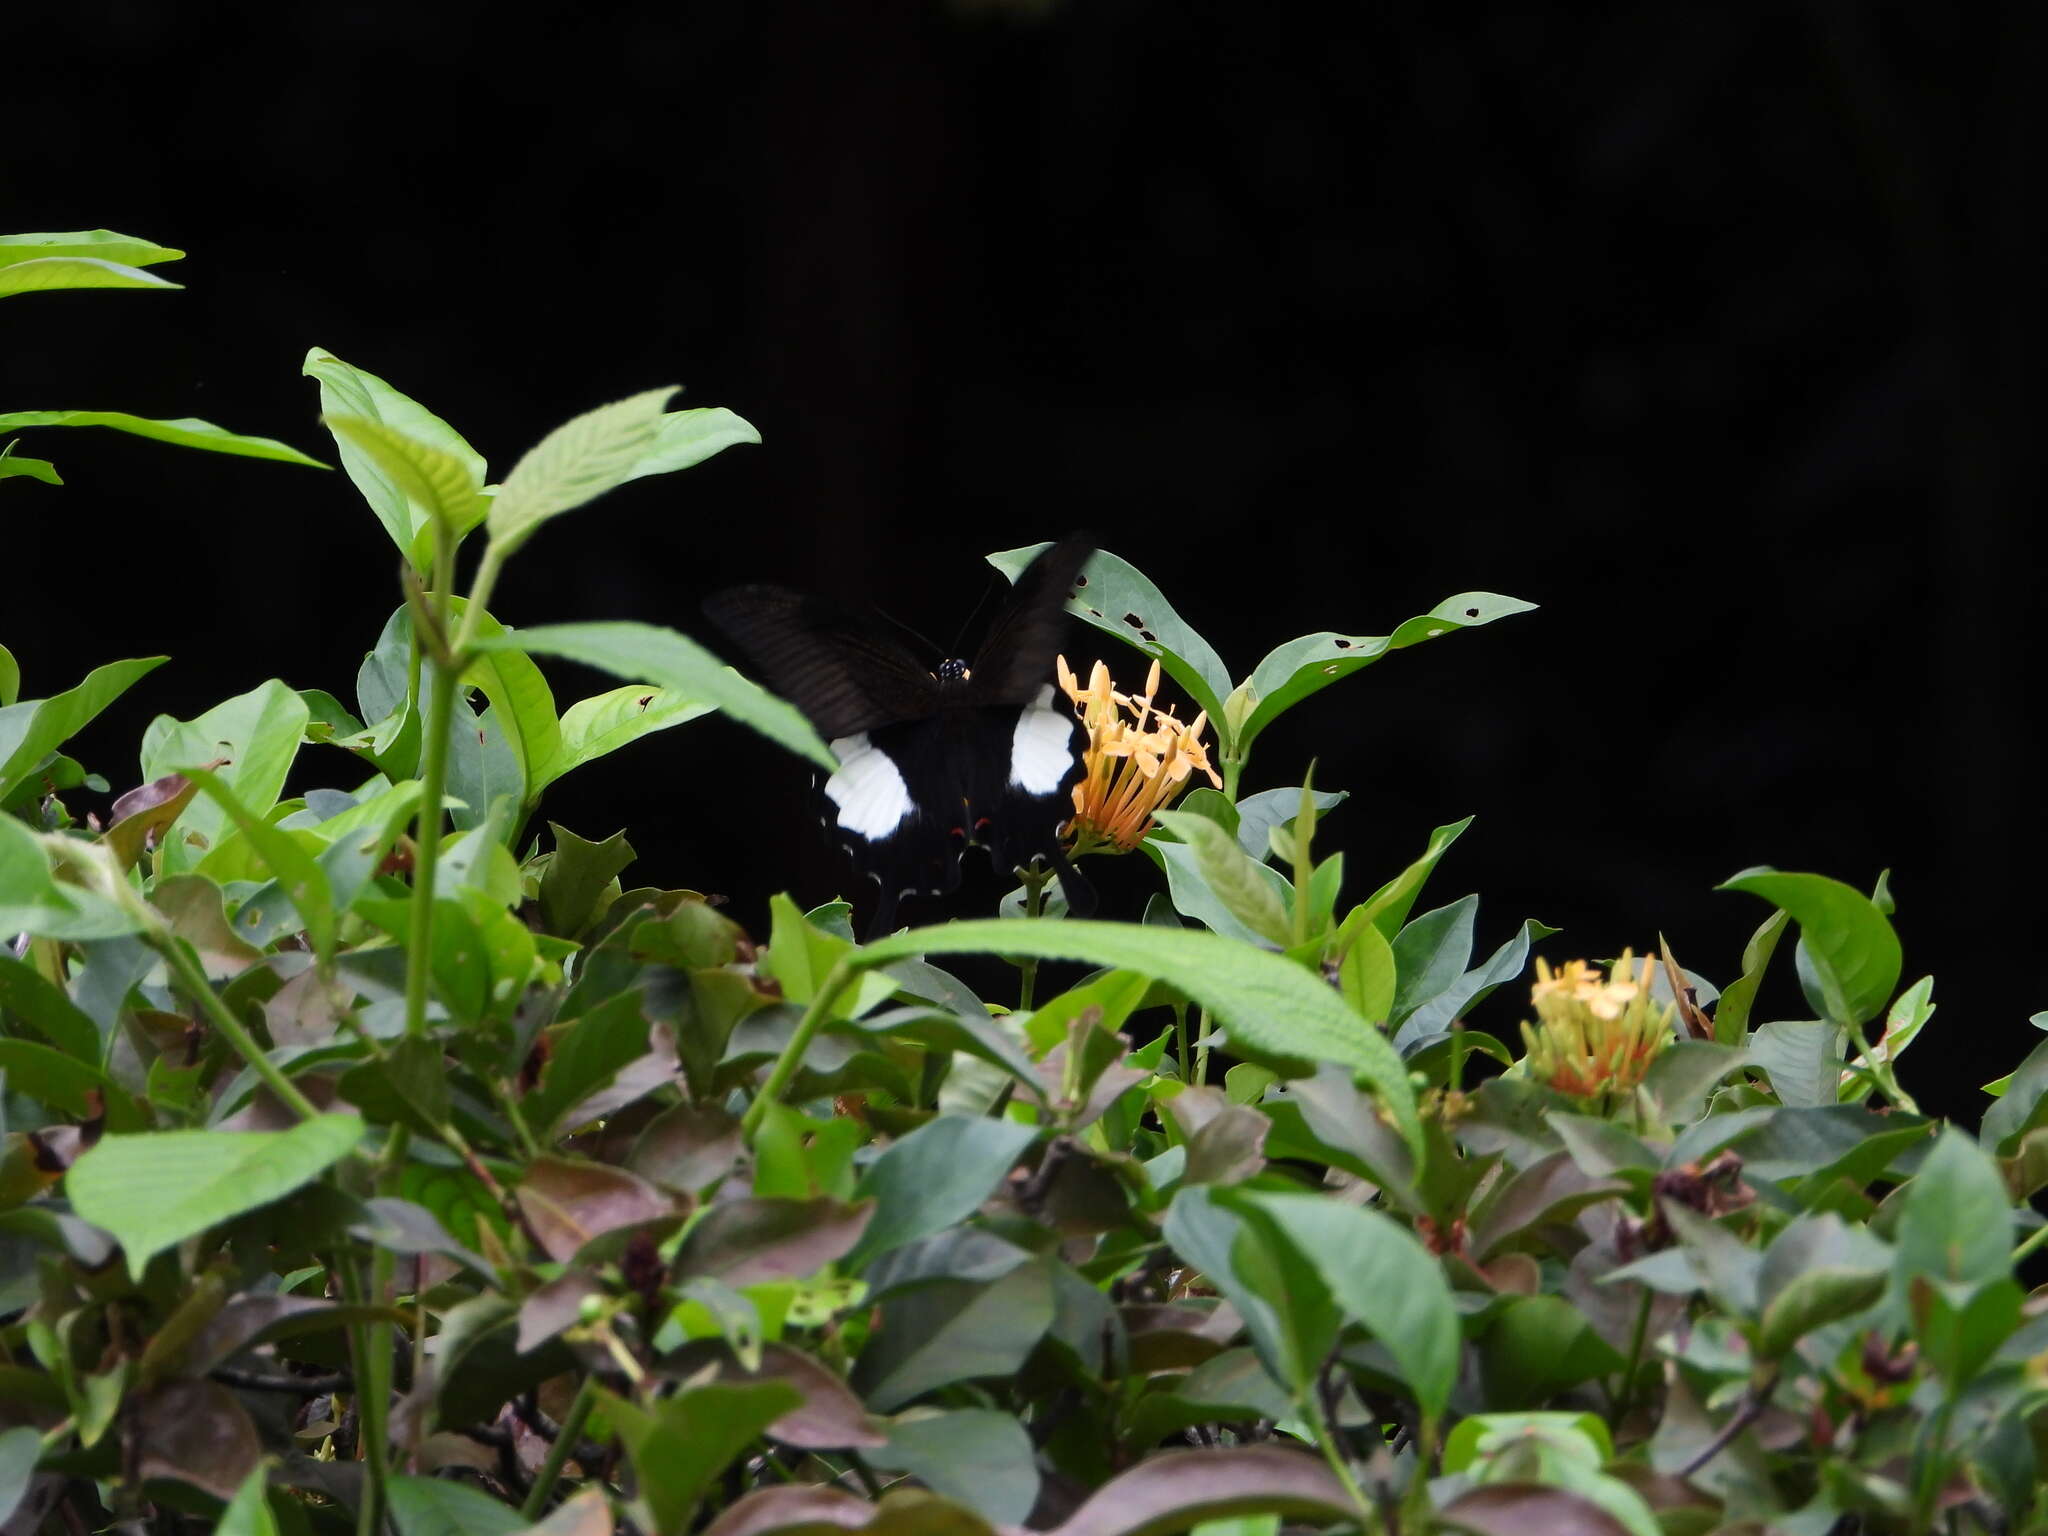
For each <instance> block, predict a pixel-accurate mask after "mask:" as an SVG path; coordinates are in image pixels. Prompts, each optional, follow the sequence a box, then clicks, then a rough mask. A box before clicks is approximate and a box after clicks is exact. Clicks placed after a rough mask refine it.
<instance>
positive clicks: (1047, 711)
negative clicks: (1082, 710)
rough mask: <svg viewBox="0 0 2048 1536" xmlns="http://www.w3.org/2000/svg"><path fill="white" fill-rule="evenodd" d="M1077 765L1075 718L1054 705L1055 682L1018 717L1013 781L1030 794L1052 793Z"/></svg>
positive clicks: (1012, 738)
mask: <svg viewBox="0 0 2048 1536" xmlns="http://www.w3.org/2000/svg"><path fill="white" fill-rule="evenodd" d="M1073 766H1074V717H1073V716H1072V715H1071V714H1069V713H1068V712H1067V711H1065V710H1063V709H1054V708H1053V707H1052V685H1051V684H1050V683H1048V684H1046V686H1045V687H1043V688H1041V689H1040V690H1039V693H1038V697H1037V698H1036V699H1035V700H1033V701H1032V702H1031V703H1030V704H1028V705H1026V706H1025V708H1024V712H1023V713H1022V714H1020V715H1018V716H1017V729H1016V730H1015V731H1013V732H1012V733H1011V735H1010V784H1011V786H1012V787H1013V788H1016V789H1021V790H1023V791H1024V792H1025V793H1026V794H1027V795H1049V794H1051V793H1052V792H1053V791H1054V790H1056V789H1058V788H1059V787H1060V780H1062V779H1064V778H1065V777H1066V776H1067V774H1068V773H1069V772H1071V771H1072V769H1073Z"/></svg>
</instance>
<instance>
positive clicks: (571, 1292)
mask: <svg viewBox="0 0 2048 1536" xmlns="http://www.w3.org/2000/svg"><path fill="white" fill-rule="evenodd" d="M603 1294H604V1287H603V1286H601V1285H599V1284H598V1283H597V1282H596V1281H595V1280H593V1279H591V1278H590V1276H588V1275H586V1274H584V1273H583V1271H582V1270H580V1269H572V1270H570V1271H569V1272H568V1273H567V1274H566V1275H563V1276H562V1277H561V1278H560V1279H558V1280H550V1281H549V1282H548V1283H547V1284H546V1285H544V1286H542V1287H541V1288H540V1289H539V1290H537V1291H535V1292H534V1293H533V1294H532V1295H531V1296H529V1297H527V1298H526V1300H525V1301H523V1302H521V1303H520V1304H519V1353H520V1354H522V1355H523V1354H525V1353H526V1352H527V1351H528V1350H529V1349H532V1348H533V1347H534V1345H536V1344H541V1343H545V1342H546V1341H547V1340H549V1339H552V1338H553V1337H554V1336H555V1335H556V1334H558V1333H560V1332H561V1331H562V1330H563V1329H564V1328H567V1327H570V1326H572V1325H573V1324H575V1323H576V1322H578V1321H579V1320H580V1319H581V1318H582V1316H583V1300H584V1298H585V1297H586V1296H602V1295H603Z"/></svg>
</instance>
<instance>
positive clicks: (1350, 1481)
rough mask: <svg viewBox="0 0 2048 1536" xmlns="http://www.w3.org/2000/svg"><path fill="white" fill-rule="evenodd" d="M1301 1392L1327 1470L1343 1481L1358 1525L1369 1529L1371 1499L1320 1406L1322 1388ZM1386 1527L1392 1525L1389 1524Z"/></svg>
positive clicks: (1372, 1507) (1372, 1508) (1371, 1518)
mask: <svg viewBox="0 0 2048 1536" xmlns="http://www.w3.org/2000/svg"><path fill="white" fill-rule="evenodd" d="M1302 1395H1303V1397H1305V1398H1306V1399H1307V1401H1306V1403H1305V1404H1304V1406H1305V1407H1307V1409H1308V1411H1309V1423H1310V1424H1312V1425H1313V1426H1314V1427H1315V1432H1316V1444H1317V1446H1319V1447H1320V1448H1321V1450H1322V1453H1323V1460H1325V1461H1327V1462H1328V1463H1329V1464H1330V1470H1331V1471H1332V1472H1333V1473H1335V1474H1336V1476H1337V1481H1338V1482H1340V1483H1342V1484H1343V1485H1344V1492H1345V1493H1346V1494H1348V1495H1349V1496H1350V1498H1351V1503H1352V1505H1353V1507H1354V1508H1356V1509H1357V1511H1358V1524H1359V1528H1360V1529H1361V1530H1366V1529H1370V1527H1371V1525H1372V1521H1373V1516H1374V1513H1375V1510H1374V1505H1373V1502H1372V1500H1370V1499H1368V1498H1367V1497H1366V1494H1365V1490H1364V1489H1363V1488H1361V1487H1359V1486H1358V1479H1357V1478H1356V1477H1355V1476H1353V1475H1352V1471H1351V1464H1350V1463H1349V1462H1348V1461H1346V1460H1345V1459H1344V1452H1343V1450H1342V1449H1341V1448H1340V1447H1339V1446H1338V1444H1337V1436H1336V1431H1335V1429H1334V1428H1333V1427H1332V1426H1331V1423H1330V1415H1329V1414H1328V1413H1326V1412H1325V1411H1324V1409H1323V1403H1322V1394H1321V1392H1320V1391H1316V1392H1307V1393H1304V1394H1302ZM1389 1529H1390V1530H1391V1529H1392V1526H1391V1524H1390V1525H1389Z"/></svg>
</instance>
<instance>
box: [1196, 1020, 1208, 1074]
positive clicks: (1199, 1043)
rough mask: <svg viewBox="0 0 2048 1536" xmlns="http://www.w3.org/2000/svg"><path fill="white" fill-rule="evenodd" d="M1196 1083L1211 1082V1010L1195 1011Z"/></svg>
mask: <svg viewBox="0 0 2048 1536" xmlns="http://www.w3.org/2000/svg"><path fill="white" fill-rule="evenodd" d="M1195 1039H1196V1045H1195V1082H1196V1084H1197V1085H1200V1084H1203V1083H1206V1082H1208V1081H1209V1010H1208V1009H1206V1008H1198V1009H1196V1010H1195Z"/></svg>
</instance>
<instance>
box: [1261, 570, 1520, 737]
mask: <svg viewBox="0 0 2048 1536" xmlns="http://www.w3.org/2000/svg"><path fill="white" fill-rule="evenodd" d="M1535 607H1536V605H1535V604H1534V603H1525V602H1523V601H1522V600H1521V599H1520V598H1516V597H1502V596H1501V595H1500V594H1499V593H1496V592H1461V593H1459V594H1458V595H1457V596H1456V597H1447V598H1445V599H1444V600H1443V601H1442V602H1441V603H1438V604H1437V605H1436V607H1434V608H1432V609H1431V610H1430V611H1429V612H1428V613H1425V614H1422V615H1420V616H1418V617H1416V618H1412V619H1410V620H1409V621H1408V622H1407V623H1405V624H1403V625H1402V626H1401V627H1400V628H1398V629H1396V630H1395V631H1394V632H1393V633H1392V634H1391V635H1384V636H1381V635H1337V634H1330V633H1328V632H1325V633H1323V634H1318V635H1303V636H1302V637H1301V638H1300V639H1298V640H1290V641H1288V642H1287V644H1285V645H1282V646H1279V647H1277V648H1275V649H1274V650H1273V651H1271V652H1269V653H1268V654H1267V656H1266V658H1265V659H1264V660H1263V661H1261V662H1260V663H1259V664H1258V666H1257V667H1256V668H1255V669H1254V670H1253V672H1252V675H1251V688H1252V693H1253V695H1254V696H1255V697H1256V698H1257V699H1258V701H1259V703H1258V708H1256V709H1254V710H1253V711H1252V713H1251V717H1250V718H1249V719H1248V720H1246V721H1245V723H1244V726H1243V728H1242V729H1241V730H1240V731H1239V732H1238V736H1237V739H1238V745H1239V747H1240V749H1242V748H1243V747H1248V746H1250V745H1251V743H1252V741H1253V740H1254V739H1255V738H1256V737H1257V736H1258V734H1259V733H1260V732H1261V731H1263V730H1265V728H1266V727H1267V726H1269V725H1271V724H1272V723H1273V722H1274V721H1275V720H1277V719H1279V717H1280V716H1281V715H1283V714H1285V713H1286V712H1287V711H1288V710H1289V709H1292V708H1293V707H1294V706H1295V705H1296V704H1298V703H1300V702H1301V701H1302V700H1303V699H1305V698H1307V697H1308V696H1309V695H1310V694H1312V693H1315V692H1318V691H1319V690H1321V689H1324V688H1327V687H1329V686H1330V684H1332V683H1334V682H1336V681H1337V680H1338V679H1339V678H1341V677H1348V676H1350V674H1352V673H1353V672H1356V671H1357V670H1358V669H1359V668H1360V667H1363V666H1367V665H1369V664H1370V663H1372V662H1375V661H1378V660H1379V659H1380V658H1381V657H1382V656H1384V655H1386V654H1387V653H1388V652H1389V651H1398V650H1402V649H1404V648H1405V647H1407V646H1411V645H1420V644H1421V643H1422V642H1423V641H1425V640H1434V639H1436V638H1437V637H1438V636H1440V635H1447V634H1449V633H1451V632H1452V631H1453V630H1458V629H1476V628H1477V627H1478V626H1480V625H1481V624H1491V623H1492V622H1493V621H1494V620H1495V619H1504V618H1507V617H1509V616H1510V615H1512V614H1517V613H1529V612H1532V611H1533V610H1534V609H1535Z"/></svg>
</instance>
